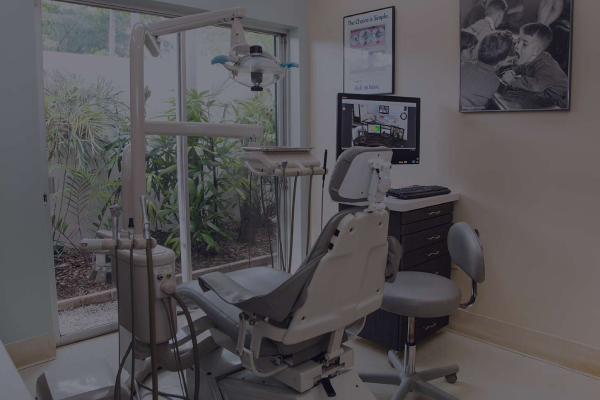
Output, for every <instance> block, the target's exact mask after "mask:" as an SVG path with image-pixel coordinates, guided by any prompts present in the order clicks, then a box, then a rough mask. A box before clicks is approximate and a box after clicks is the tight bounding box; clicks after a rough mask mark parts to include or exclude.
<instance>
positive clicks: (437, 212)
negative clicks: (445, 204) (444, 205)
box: [427, 211, 441, 215]
mask: <svg viewBox="0 0 600 400" xmlns="http://www.w3.org/2000/svg"><path fill="white" fill-rule="evenodd" d="M440 213H441V211H432V212H430V213H427V215H440Z"/></svg>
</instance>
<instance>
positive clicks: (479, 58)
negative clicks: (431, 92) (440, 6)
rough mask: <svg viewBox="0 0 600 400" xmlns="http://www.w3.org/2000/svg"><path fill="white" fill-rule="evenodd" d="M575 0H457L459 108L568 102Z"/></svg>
mask: <svg viewBox="0 0 600 400" xmlns="http://www.w3.org/2000/svg"><path fill="white" fill-rule="evenodd" d="M573 2H574V0H460V18H461V20H460V108H459V109H460V111H461V112H482V111H486V112H487V111H537V110H545V111H552V110H562V111H567V110H570V108H571V60H572V51H573V40H572V32H573Z"/></svg>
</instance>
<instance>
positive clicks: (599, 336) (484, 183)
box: [308, 0, 600, 348]
mask: <svg viewBox="0 0 600 400" xmlns="http://www.w3.org/2000/svg"><path fill="white" fill-rule="evenodd" d="M459 3H460V2H459V1H447V0H401V1H396V2H389V1H383V0H373V1H371V2H369V3H368V4H367V5H365V4H364V2H362V1H358V0H329V1H326V2H324V1H318V0H309V2H308V4H309V6H308V20H309V21H310V29H309V34H310V37H309V39H310V44H309V46H310V71H309V72H310V77H311V80H310V135H311V136H310V138H311V146H313V147H315V152H316V154H319V156H321V155H322V154H323V150H324V149H328V150H329V154H330V157H329V161H330V165H331V164H332V163H333V161H334V157H335V132H336V95H337V93H338V92H340V91H341V90H342V88H343V77H342V75H343V73H342V72H343V71H342V65H343V64H342V63H343V26H342V19H343V17H344V16H346V15H351V14H356V13H360V12H365V11H370V10H375V9H378V8H383V7H388V6H390V5H392V4H394V5H395V6H396V60H395V61H396V94H397V95H402V96H414V97H420V98H422V114H421V164H420V165H418V166H414V165H406V166H396V167H394V169H393V173H392V177H393V186H395V187H402V186H408V185H411V184H440V185H446V186H448V187H450V188H451V189H453V190H455V191H458V192H460V194H461V196H462V198H461V200H460V202H458V203H457V206H456V211H455V221H466V222H468V223H470V224H472V225H473V226H475V227H476V228H478V229H479V230H480V231H481V240H482V243H483V246H484V248H485V256H486V267H487V280H486V282H485V283H483V284H482V285H481V286H480V290H479V298H478V303H477V304H476V306H475V307H474V308H473V309H472V311H473V312H474V313H476V314H480V315H483V316H486V317H490V318H494V319H497V320H500V321H504V322H507V323H511V324H516V325H518V326H522V327H525V328H529V329H533V330H537V331H540V332H543V333H546V334H549V335H553V336H557V337H560V338H564V339H567V340H570V341H574V342H578V343H581V344H584V345H588V346H594V347H598V348H600V319H599V318H596V317H595V316H596V315H597V313H598V305H599V304H600V290H598V282H600V261H599V259H600V258H599V257H600V246H598V241H599V239H600V229H599V226H600V211H598V207H597V203H598V199H599V198H600V187H599V186H598V185H596V183H597V182H599V181H600V169H599V168H597V166H596V165H595V159H596V158H597V155H596V153H597V149H598V147H600V137H599V136H598V126H599V123H600V113H598V93H600V80H599V79H598V73H597V71H598V64H599V63H600V41H598V35H597V34H595V33H594V32H596V24H597V21H596V18H595V16H596V15H598V14H599V13H600V2H598V1H596V0H577V2H576V4H575V16H574V18H575V26H574V46H573V47H574V63H573V72H572V79H573V80H572V110H571V111H570V112H526V113H501V114H492V113H481V114H460V113H459V112H458V103H459V20H460V10H459ZM317 185H318V186H319V187H317ZM313 194H314V195H313V199H312V200H313V209H315V210H318V209H319V208H320V184H315V187H314V191H313ZM325 198H326V199H328V198H329V196H328V195H327V194H326V195H325ZM336 211H337V205H336V204H333V203H332V202H330V201H329V200H326V201H325V220H327V217H328V216H332V215H333V214H334V213H335V212H336ZM319 225H320V224H319V213H315V214H314V215H313V218H312V226H313V232H312V237H313V238H316V237H317V231H318V227H319ZM453 277H454V279H455V280H457V281H458V282H459V283H460V284H461V286H462V287H463V292H464V295H465V296H466V295H467V294H468V290H469V289H468V282H467V281H466V280H465V279H464V274H462V273H461V272H453Z"/></svg>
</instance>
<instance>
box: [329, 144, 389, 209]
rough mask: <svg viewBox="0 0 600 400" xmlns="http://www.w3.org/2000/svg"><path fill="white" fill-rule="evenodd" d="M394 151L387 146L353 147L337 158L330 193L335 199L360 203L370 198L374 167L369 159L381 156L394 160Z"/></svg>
mask: <svg viewBox="0 0 600 400" xmlns="http://www.w3.org/2000/svg"><path fill="white" fill-rule="evenodd" d="M392 156H393V151H392V149H390V148H387V147H352V148H350V149H348V150H345V151H344V152H343V153H342V154H341V155H340V157H339V158H338V160H337V163H336V164H335V167H334V168H333V172H332V173H331V179H330V181H329V195H330V196H331V199H332V200H333V201H337V202H340V203H341V202H343V203H360V202H365V201H367V200H368V198H367V196H368V194H369V186H370V184H371V178H372V169H371V168H369V166H368V164H367V161H368V160H369V159H372V158H377V157H381V158H382V159H384V160H385V161H388V162H390V161H391V160H392Z"/></svg>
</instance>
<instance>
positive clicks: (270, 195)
mask: <svg viewBox="0 0 600 400" xmlns="http://www.w3.org/2000/svg"><path fill="white" fill-rule="evenodd" d="M246 39H247V40H248V42H249V43H250V44H260V45H262V46H263V47H264V48H265V49H266V50H268V51H270V52H273V53H274V45H275V39H276V37H275V36H273V35H266V34H258V33H251V32H248V33H247V34H246ZM229 41H230V29H229V28H223V27H206V28H202V29H197V30H194V31H191V32H187V33H186V70H187V73H186V83H187V92H186V93H187V120H188V121H195V122H211V123H230V124H236V123H243V124H262V125H263V126H264V127H265V136H264V138H262V140H261V142H262V143H263V144H265V145H274V144H276V142H277V131H276V109H277V107H276V104H275V103H276V96H275V89H276V88H275V87H268V88H265V90H264V91H263V92H258V93H256V94H255V93H253V92H251V91H250V90H249V89H248V88H247V87H244V86H242V85H239V84H237V83H235V82H233V81H232V80H230V79H229V78H228V74H227V72H226V70H225V69H224V68H223V67H222V66H218V65H211V60H212V58H213V57H214V56H216V55H219V54H228V52H229V45H230V44H229ZM187 140H188V164H189V169H188V178H189V180H188V182H189V201H190V224H189V229H190V237H191V252H192V254H191V263H192V269H193V270H199V269H204V268H211V267H218V266H223V265H226V264H231V263H239V262H242V263H245V262H248V260H249V259H252V265H263V266H264V265H271V264H272V262H271V253H274V254H273V259H274V260H275V263H276V262H277V250H276V248H277V245H278V244H277V234H276V227H275V223H274V221H275V185H274V181H273V179H272V178H265V179H264V180H263V185H262V188H263V191H262V196H261V182H260V179H257V178H254V179H252V182H251V181H250V177H249V175H248V173H247V171H246V170H245V168H244V167H243V161H242V147H243V146H244V145H247V143H243V141H241V140H231V139H221V138H191V137H190V138H188V139H187ZM168 190H173V187H172V185H168ZM250 200H251V201H250ZM263 200H264V201H263ZM166 207H169V206H166ZM167 212H168V213H170V214H171V219H170V221H171V222H172V223H173V228H172V229H171V231H169V232H165V233H164V234H165V235H166V234H167V233H168V234H169V235H170V238H171V242H170V243H169V242H167V245H170V246H171V247H172V248H174V249H175V250H176V251H179V247H178V244H179V238H178V236H179V226H178V225H179V224H178V220H177V217H176V215H175V214H176V213H177V210H176V209H173V211H172V212H169V211H167ZM178 268H180V267H179V266H178ZM178 272H179V271H178Z"/></svg>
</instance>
